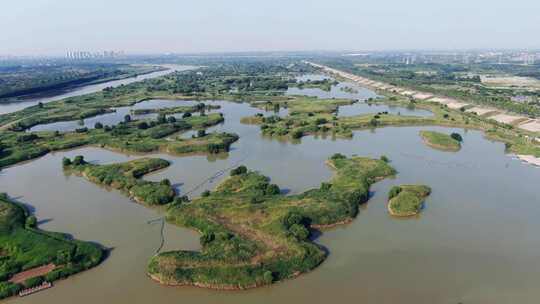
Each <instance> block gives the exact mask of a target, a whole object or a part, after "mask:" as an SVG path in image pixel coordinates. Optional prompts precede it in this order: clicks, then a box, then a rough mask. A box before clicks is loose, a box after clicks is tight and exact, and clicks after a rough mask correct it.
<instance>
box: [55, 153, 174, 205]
mask: <svg viewBox="0 0 540 304" xmlns="http://www.w3.org/2000/svg"><path fill="white" fill-rule="evenodd" d="M169 165H170V163H169V162H168V161H166V160H163V159H158V158H141V159H137V160H134V161H130V162H127V163H122V164H112V165H94V164H90V163H88V162H86V161H85V160H84V157H83V156H77V157H75V158H74V159H73V161H72V160H70V159H69V158H64V160H63V166H64V170H66V171H69V172H75V173H77V174H80V175H82V176H84V177H85V178H86V179H88V180H89V181H91V182H93V183H96V184H98V185H103V186H107V187H111V188H114V189H118V190H121V191H124V192H125V193H126V194H127V195H128V196H129V197H130V198H132V199H133V200H135V201H136V202H139V203H141V204H146V205H150V206H151V205H164V204H167V203H170V202H172V200H173V199H174V197H175V192H174V188H173V187H172V186H171V183H170V181H169V180H166V179H165V180H163V181H161V182H159V183H156V182H150V181H145V180H142V179H141V177H142V176H144V175H146V174H148V173H151V172H154V171H158V170H161V169H164V168H167V167H168V166H169Z"/></svg>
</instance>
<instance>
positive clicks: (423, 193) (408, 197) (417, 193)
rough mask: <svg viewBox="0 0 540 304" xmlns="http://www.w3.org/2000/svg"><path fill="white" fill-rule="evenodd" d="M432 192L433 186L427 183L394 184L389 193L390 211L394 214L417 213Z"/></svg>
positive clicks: (407, 214)
mask: <svg viewBox="0 0 540 304" xmlns="http://www.w3.org/2000/svg"><path fill="white" fill-rule="evenodd" d="M430 193H431V188H430V187H428V186H425V185H400V186H394V187H392V189H390V192H389V194H388V199H389V201H388V211H389V212H390V214H392V215H394V216H413V215H416V214H418V213H419V212H420V210H421V209H422V204H423V202H424V199H425V198H426V197H427V196H428V195H429V194H430Z"/></svg>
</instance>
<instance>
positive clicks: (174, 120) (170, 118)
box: [167, 116, 176, 123]
mask: <svg viewBox="0 0 540 304" xmlns="http://www.w3.org/2000/svg"><path fill="white" fill-rule="evenodd" d="M167 122H169V123H175V122H176V117H174V116H169V117H167Z"/></svg>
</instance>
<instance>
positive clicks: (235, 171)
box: [231, 165, 248, 176]
mask: <svg viewBox="0 0 540 304" xmlns="http://www.w3.org/2000/svg"><path fill="white" fill-rule="evenodd" d="M247 171H248V170H247V167H246V166H243V165H242V166H240V167H238V168H236V169H232V170H231V176H235V175H241V174H246V173H247Z"/></svg>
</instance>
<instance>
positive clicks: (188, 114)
mask: <svg viewBox="0 0 540 304" xmlns="http://www.w3.org/2000/svg"><path fill="white" fill-rule="evenodd" d="M188 117H191V113H184V114H182V118H188Z"/></svg>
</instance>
